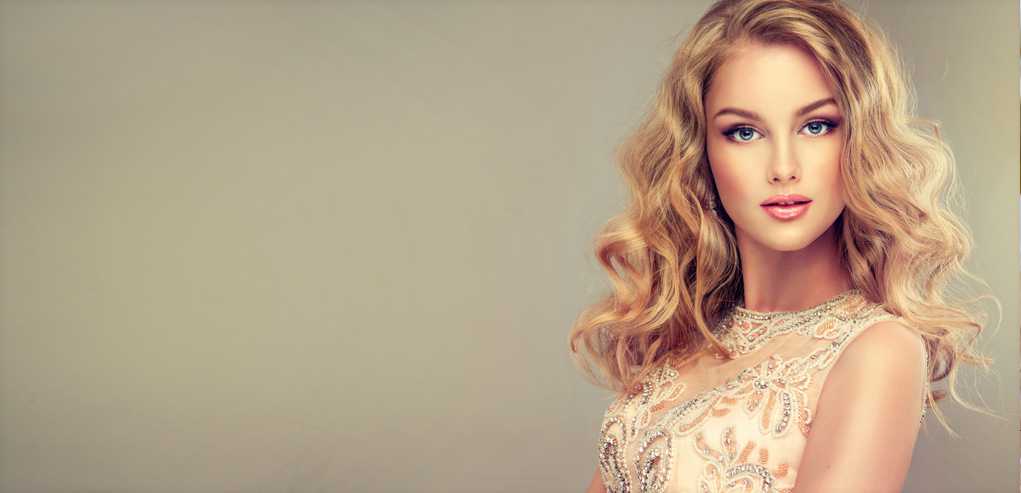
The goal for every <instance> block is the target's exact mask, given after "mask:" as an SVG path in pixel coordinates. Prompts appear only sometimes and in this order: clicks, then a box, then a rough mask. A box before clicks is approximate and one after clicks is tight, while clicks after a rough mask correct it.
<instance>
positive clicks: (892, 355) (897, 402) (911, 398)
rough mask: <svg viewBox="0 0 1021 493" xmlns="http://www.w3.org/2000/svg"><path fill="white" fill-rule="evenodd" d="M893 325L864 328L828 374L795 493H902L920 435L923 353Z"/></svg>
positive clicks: (914, 337)
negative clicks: (843, 492) (847, 492)
mask: <svg viewBox="0 0 1021 493" xmlns="http://www.w3.org/2000/svg"><path fill="white" fill-rule="evenodd" d="M919 337H920V336H919V335H918V334H917V333H916V332H914V331H913V330H911V329H909V328H908V327H906V326H904V325H902V324H900V323H899V322H896V321H882V322H878V323H875V324H873V325H872V326H870V327H867V328H865V329H864V331H863V332H862V333H861V334H859V335H858V336H857V337H856V338H855V339H853V340H852V341H851V343H850V344H848V346H847V347H846V348H845V349H844V351H843V353H842V354H841V355H840V357H839V358H838V359H837V361H836V362H835V363H834V365H833V367H832V368H831V369H830V372H829V375H828V377H826V380H825V383H824V385H823V388H822V392H821V394H820V396H819V402H818V405H817V407H816V415H815V418H814V420H813V422H812V427H811V431H810V432H809V436H808V443H807V444H806V446H805V452H804V455H803V457H802V460H801V468H800V471H799V472H798V478H797V483H796V485H795V488H794V491H795V492H808V491H812V492H826V491H835V490H836V489H837V488H838V487H839V488H840V490H839V491H861V492H886V491H890V492H899V491H901V487H902V485H903V483H904V479H905V477H906V476H907V471H908V468H909V467H910V465H911V453H912V451H913V449H914V446H915V440H916V438H917V436H918V429H919V414H920V409H921V408H922V399H923V397H922V393H923V387H924V376H923V375H922V371H921V370H920V368H921V367H922V365H924V361H925V354H924V351H925V348H924V346H923V345H922V344H921V343H920V340H919Z"/></svg>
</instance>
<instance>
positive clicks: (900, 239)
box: [570, 0, 989, 493]
mask: <svg viewBox="0 0 1021 493" xmlns="http://www.w3.org/2000/svg"><path fill="white" fill-rule="evenodd" d="M911 98H913V93H912V90H911V85H910V83H909V82H908V81H907V80H906V79H905V75H904V72H903V69H902V67H901V66H900V64H899V61H898V59H897V57H896V55H895V53H894V52H893V51H892V48H891V47H890V44H889V42H888V41H887V40H886V39H885V38H884V37H883V36H882V34H881V31H879V30H878V29H875V28H872V27H871V26H870V25H869V24H867V23H866V22H864V21H863V20H862V19H861V18H860V17H858V16H857V15H856V14H854V13H853V12H852V11H851V10H849V9H848V8H846V7H845V6H843V5H842V4H840V3H839V2H837V1H829V0H724V1H720V2H717V3H715V4H714V5H713V6H712V7H711V8H710V9H709V11H708V12H707V13H706V14H705V16H704V17H703V18H702V19H701V20H700V21H699V22H698V23H697V24H696V25H695V26H694V28H693V30H692V32H691V33H690V35H689V37H688V38H687V40H686V41H685V42H684V43H683V44H682V46H681V47H680V48H679V50H678V51H677V54H676V56H675V58H674V60H673V63H672V65H671V66H670V69H669V71H668V73H667V75H666V77H665V78H664V80H663V83H662V87H661V90H660V93H659V95H658V98H657V100H656V102H655V105H654V107H653V108H652V110H651V111H650V114H649V115H648V117H647V119H646V120H645V122H644V123H643V124H642V126H641V127H640V128H639V129H638V130H637V132H636V133H635V134H634V135H633V137H632V138H631V139H630V140H629V141H628V142H627V144H626V145H625V146H624V147H623V148H622V152H620V155H619V160H620V164H621V167H622V170H623V173H624V176H625V178H626V179H627V180H628V184H629V185H630V188H631V192H632V198H631V202H630V206H629V208H628V210H627V211H626V212H625V213H623V214H621V215H620V216H618V217H617V218H615V219H614V220H613V221H611V222H610V223H609V225H608V226H607V228H606V230H605V231H603V232H602V233H601V235H600V237H599V241H598V244H597V255H598V258H599V259H600V261H601V263H602V265H603V266H604V267H605V269H606V270H607V271H608V273H609V274H610V277H611V279H612V281H613V283H614V290H613V292H612V293H611V294H610V295H609V296H608V297H607V298H606V299H604V300H602V301H601V302H599V303H598V304H596V305H594V306H593V307H591V308H590V309H589V310H587V311H586V312H585V313H584V314H583V315H582V316H581V317H579V319H578V321H577V323H576V325H575V327H574V328H573V330H572V332H571V336H570V344H571V349H572V351H573V352H574V353H575V354H577V355H579V356H582V357H580V358H578V359H579V361H581V363H582V365H583V367H584V369H585V370H586V371H587V373H588V374H589V375H590V376H592V377H594V379H595V380H596V381H597V382H600V383H602V384H604V385H606V386H608V387H611V388H613V389H614V390H616V391H617V392H618V398H617V399H616V400H615V401H614V402H613V403H612V404H611V405H610V406H609V407H608V408H607V410H606V413H605V416H604V419H603V423H602V427H601V430H600V433H601V436H600V440H599V451H598V467H597V470H596V473H595V475H594V477H593V478H592V481H591V485H590V488H589V491H612V492H624V491H634V492H650V491H652V492H688V491H692V492H694V491H699V492H714V491H742V492H747V491H763V492H767V491H770V492H771V491H780V492H791V491H793V492H797V493H803V492H826V491H846V492H866V491H867V492H876V491H884V492H885V491H889V492H895V491H900V489H901V487H902V485H903V482H904V480H905V476H906V474H907V470H908V467H909V465H910V463H911V454H912V450H913V447H914V444H915V441H916V437H917V434H918V430H919V426H920V422H921V421H922V420H923V419H924V417H925V414H926V409H927V408H931V409H932V410H933V414H935V415H936V417H937V418H938V419H939V420H940V422H941V423H943V424H944V425H946V424H947V423H946V421H945V419H944V417H943V416H942V414H941V413H940V412H939V409H938V408H937V407H935V402H936V400H937V399H940V398H942V397H943V395H942V393H941V392H934V391H931V390H930V388H929V383H930V382H936V381H940V380H943V379H948V384H949V389H950V391H951V393H952V394H953V395H954V396H955V398H957V395H956V393H954V388H955V387H954V381H955V380H954V378H955V375H956V371H957V367H958V365H959V364H961V363H968V364H974V365H978V366H984V367H986V366H988V364H989V360H988V359H987V358H985V357H983V356H981V355H979V354H977V353H976V352H975V351H974V350H973V349H972V344H973V341H974V339H975V337H976V336H977V335H978V333H979V332H980V331H981V329H982V326H983V324H982V323H981V322H979V320H978V319H977V317H976V316H975V315H973V314H971V313H969V311H968V310H965V309H964V307H963V306H958V305H957V304H956V303H957V302H952V301H950V300H948V299H947V297H946V296H945V294H946V293H945V291H946V288H947V286H948V283H949V281H950V280H952V279H953V278H954V277H955V276H959V275H967V272H966V271H965V270H964V267H963V264H962V262H963V260H964V259H965V258H966V257H967V255H968V254H969V250H970V242H971V240H970V237H969V234H968V233H967V230H966V229H965V228H964V227H963V225H962V224H961V222H960V221H959V220H958V219H957V217H956V216H955V215H954V214H953V213H951V211H950V210H949V208H948V204H947V201H948V200H949V199H950V198H954V197H955V195H954V194H955V193H956V188H955V187H956V182H955V174H954V165H953V158H952V154H951V153H950V151H949V149H948V148H947V147H946V146H945V145H944V143H943V142H942V140H941V139H940V138H939V136H938V133H936V132H934V130H935V126H934V125H932V124H931V123H929V122H926V121H923V120H921V119H917V118H914V117H913V115H912V112H913V101H912V99H911ZM951 432H952V430H951Z"/></svg>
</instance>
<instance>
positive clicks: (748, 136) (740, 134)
mask: <svg viewBox="0 0 1021 493" xmlns="http://www.w3.org/2000/svg"><path fill="white" fill-rule="evenodd" d="M757 133H759V132H758V131H757V130H755V129H754V128H752V127H734V128H732V129H730V130H727V131H725V132H723V135H725V136H727V138H728V139H730V140H732V141H734V142H751V141H752V137H754V136H755V134H757ZM735 136H736V137H735Z"/></svg>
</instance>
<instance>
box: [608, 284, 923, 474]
mask: <svg viewBox="0 0 1021 493" xmlns="http://www.w3.org/2000/svg"><path fill="white" fill-rule="evenodd" d="M897 318H898V317H896V316H895V315H893V314H891V313H889V312H888V311H886V310H885V309H884V308H883V307H882V306H881V305H878V304H875V303H872V302H869V301H868V300H866V299H865V298H864V296H863V295H862V294H861V292H860V291H859V290H857V289H852V290H849V291H845V292H844V293H841V294H840V295H838V296H836V297H833V298H831V299H829V300H827V301H826V302H824V303H822V304H819V305H816V306H814V307H812V308H808V309H805V310H799V311H792V312H756V311H752V310H747V309H744V308H742V307H740V306H738V307H735V308H734V309H733V310H732V311H731V312H730V313H729V314H728V315H727V316H726V317H724V318H723V320H722V321H721V322H720V324H719V325H718V326H717V328H716V329H715V331H716V333H717V334H718V337H720V339H721V340H722V342H723V343H724V346H725V347H727V348H728V349H729V350H731V351H732V352H734V353H735V354H736V355H737V357H736V358H735V359H733V360H727V359H725V358H724V357H723V356H722V355H720V354H717V353H715V352H714V351H712V350H711V347H709V346H708V345H707V346H706V348H705V350H704V351H702V352H701V353H699V354H698V355H697V356H695V357H693V358H689V359H688V361H686V362H681V363H678V362H668V363H664V364H663V365H662V366H660V367H659V368H657V370H656V371H655V372H653V374H652V376H651V377H650V378H649V379H647V380H646V381H645V382H643V383H642V385H641V387H640V390H639V391H636V392H634V393H630V394H626V395H621V396H619V397H618V398H617V399H616V400H615V401H614V402H613V403H612V404H610V406H609V407H608V408H607V410H606V414H605V415H604V417H603V423H602V428H601V435H600V440H599V471H600V475H601V477H602V480H603V485H604V486H605V487H606V489H607V491H610V492H642V493H645V492H657V493H662V492H670V493H680V492H699V493H708V492H738V491H740V492H785V491H789V490H791V489H792V488H793V487H794V482H795V478H796V477H797V474H798V465H799V463H800V461H801V455H802V452H803V451H804V448H805V444H806V442H807V438H808V431H809V428H810V427H811V424H812V416H814V414H815V410H816V405H817V403H818V399H819V395H820V393H821V391H822V386H823V383H824V382H825V381H826V376H827V375H828V374H829V371H830V369H831V368H832V367H833V364H834V363H835V362H836V360H837V358H839V357H840V354H841V353H842V352H843V350H844V349H845V348H846V347H847V346H848V344H850V343H851V341H853V340H854V339H855V337H857V336H858V335H860V334H861V333H862V332H863V331H864V330H865V329H867V328H868V327H870V326H871V325H872V324H874V323H875V322H878V321H881V320H890V319H897ZM919 343H920V344H922V343H923V342H922V339H921V337H919ZM707 344H708V343H707ZM926 375H927V372H926V369H925V368H924V367H923V368H920V369H919V377H920V378H922V379H923V381H925V382H926V392H928V379H927V378H926ZM919 412H920V416H921V417H920V419H924V417H925V406H924V404H923V406H922V408H921V409H920V411H919Z"/></svg>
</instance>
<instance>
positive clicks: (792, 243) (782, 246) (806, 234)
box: [750, 229, 822, 252]
mask: <svg viewBox="0 0 1021 493" xmlns="http://www.w3.org/2000/svg"><path fill="white" fill-rule="evenodd" d="M821 234H822V232H821V231H820V232H816V231H807V230H803V229H801V230H795V231H785V232H783V233H782V234H777V231H776V230H773V231H766V232H765V235H750V236H751V239H752V240H753V241H755V242H756V243H758V244H760V245H762V246H763V247H765V248H767V249H769V250H772V251H775V252H796V251H798V250H803V249H805V248H807V247H808V246H809V245H811V244H812V242H814V241H815V240H817V239H818V238H819V236H820V235H821Z"/></svg>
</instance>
